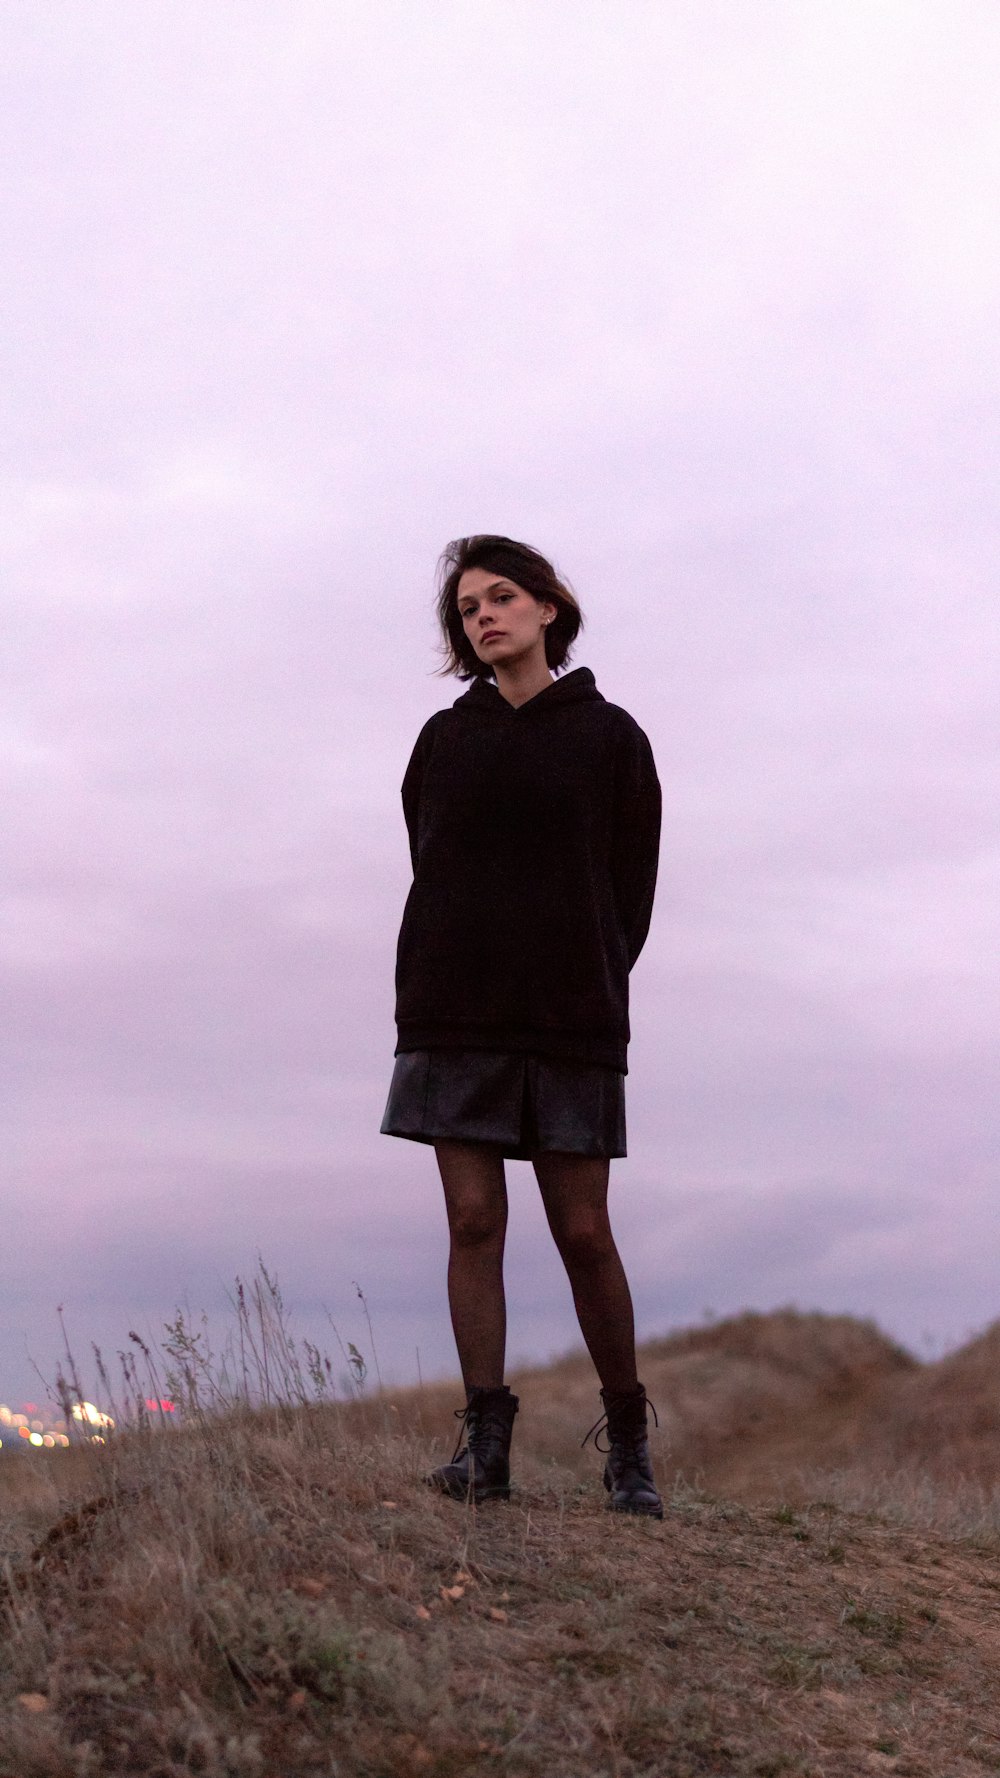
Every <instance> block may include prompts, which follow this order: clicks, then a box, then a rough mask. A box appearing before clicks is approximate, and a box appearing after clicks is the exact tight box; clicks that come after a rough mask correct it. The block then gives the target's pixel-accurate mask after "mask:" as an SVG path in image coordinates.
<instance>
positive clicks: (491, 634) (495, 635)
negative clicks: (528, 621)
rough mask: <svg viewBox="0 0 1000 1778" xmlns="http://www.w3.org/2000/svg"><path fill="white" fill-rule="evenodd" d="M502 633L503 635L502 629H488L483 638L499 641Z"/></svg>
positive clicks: (487, 640) (486, 640)
mask: <svg viewBox="0 0 1000 1778" xmlns="http://www.w3.org/2000/svg"><path fill="white" fill-rule="evenodd" d="M502 635H503V631H502V630H487V632H486V634H485V636H484V637H483V638H482V640H483V641H484V642H497V641H499V639H500V637H501V636H502Z"/></svg>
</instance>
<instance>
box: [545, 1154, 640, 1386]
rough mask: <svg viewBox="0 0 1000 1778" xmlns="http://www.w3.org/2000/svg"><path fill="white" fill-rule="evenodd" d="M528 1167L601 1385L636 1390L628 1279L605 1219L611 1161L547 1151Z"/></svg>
mask: <svg viewBox="0 0 1000 1778" xmlns="http://www.w3.org/2000/svg"><path fill="white" fill-rule="evenodd" d="M532 1165H533V1166H534V1169H535V1177H536V1178H537V1180H538V1185H539V1189H540V1191H541V1194H542V1202H543V1204H544V1205H545V1214H546V1216H547V1217H548V1220H549V1228H550V1229H551V1230H552V1234H553V1238H554V1240H555V1243H556V1246H557V1247H558V1249H559V1253H560V1255H561V1257H562V1261H563V1264H564V1266H565V1267H566V1271H567V1273H568V1275H569V1281H570V1285H571V1286H572V1290H573V1301H574V1303H575V1305H576V1313H577V1316H578V1318H579V1322H580V1331H581V1333H582V1334H583V1337H584V1339H585V1341H586V1342H587V1350H588V1352H589V1353H590V1356H591V1358H592V1359H593V1361H594V1368H595V1369H596V1371H597V1374H598V1376H599V1377H600V1379H601V1385H602V1387H603V1388H604V1389H608V1390H634V1389H635V1387H636V1370H635V1323H634V1320H633V1315H632V1298H631V1295H630V1293H629V1287H628V1279H627V1278H626V1276H625V1268H624V1266H623V1265H622V1262H621V1259H620V1257H619V1254H618V1249H617V1247H616V1246H615V1238H614V1236H613V1234H612V1233H611V1224H610V1222H609V1220H608V1174H609V1170H610V1169H609V1163H608V1162H607V1161H606V1160H598V1159H594V1158H591V1156H589V1155H580V1154H552V1153H547V1154H536V1155H533V1156H532Z"/></svg>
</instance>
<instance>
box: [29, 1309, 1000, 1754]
mask: <svg viewBox="0 0 1000 1778" xmlns="http://www.w3.org/2000/svg"><path fill="white" fill-rule="evenodd" d="M995 1337H996V1336H995V1334H994V1333H991V1334H989V1335H985V1336H983V1337H982V1339H980V1340H978V1341H976V1342H973V1343H972V1345H971V1346H970V1347H968V1348H967V1349H966V1353H965V1362H964V1365H963V1363H962V1362H960V1361H962V1360H963V1354H961V1353H959V1354H955V1355H953V1357H952V1358H950V1359H948V1360H943V1361H941V1362H940V1363H939V1364H938V1365H933V1366H921V1365H918V1364H917V1363H916V1361H915V1360H913V1359H912V1358H910V1357H908V1356H907V1355H906V1354H905V1353H902V1352H900V1351H899V1349H898V1348H896V1347H894V1346H893V1344H892V1342H890V1341H887V1340H886V1339H885V1338H884V1336H882V1335H881V1334H880V1333H879V1332H878V1330H877V1329H875V1328H873V1327H871V1326H870V1325H868V1324H864V1323H859V1322H855V1321H852V1320H850V1318H847V1317H832V1316H810V1315H799V1314H797V1313H796V1312H794V1311H785V1312H782V1313H781V1314H778V1315H774V1316H753V1315H746V1316H740V1317H736V1318H734V1319H733V1320H732V1321H730V1322H727V1323H719V1324H716V1325H714V1326H711V1327H706V1328H699V1329H697V1330H692V1331H691V1332H690V1333H687V1334H680V1335H676V1336H673V1337H671V1338H670V1339H668V1340H662V1341H657V1342H654V1343H652V1344H651V1345H649V1346H648V1347H646V1348H644V1350H643V1362H642V1374H643V1376H644V1380H645V1381H646V1382H647V1386H648V1387H649V1389H650V1393H651V1394H652V1395H653V1397H654V1399H657V1400H658V1402H659V1406H660V1409H661V1419H662V1421H663V1425H662V1429H661V1432H660V1433H658V1434H656V1435H654V1446H655V1452H656V1463H657V1468H658V1472H659V1474H660V1476H661V1477H662V1478H663V1479H664V1483H665V1491H666V1496H667V1500H666V1504H667V1515H666V1518H665V1520H664V1522H663V1524H662V1525H660V1524H656V1523H653V1522H648V1523H647V1522H632V1521H627V1520H626V1521H619V1520H615V1519H611V1518H610V1517H609V1516H608V1515H607V1514H606V1513H605V1512H604V1510H603V1493H602V1490H601V1488H600V1486H599V1472H600V1459H599V1458H598V1457H596V1456H595V1455H594V1453H593V1449H592V1447H588V1449H587V1450H586V1451H581V1450H580V1449H579V1441H580V1438H581V1437H582V1435H583V1432H584V1431H586V1429H587V1427H588V1426H589V1425H590V1423H591V1421H592V1420H593V1419H594V1418H595V1417H596V1413H597V1409H598V1407H599V1401H598V1399H597V1393H596V1385H595V1384H594V1381H593V1377H592V1373H591V1372H590V1369H589V1366H588V1364H587V1363H586V1361H585V1360H584V1359H582V1358H578V1357H576V1356H571V1357H568V1358H566V1359H564V1360H560V1361H559V1362H558V1363H556V1364H555V1365H553V1366H552V1367H549V1369H548V1370H541V1369H535V1370H531V1371H526V1372H524V1373H522V1374H521V1375H520V1376H518V1377H517V1378H516V1379H515V1386H516V1388H517V1389H518V1392H519V1394H520V1395H521V1397H522V1403H523V1408H522V1414H521V1416H520V1418H519V1423H518V1428H517V1454H518V1455H517V1465H516V1479H517V1482H518V1490H517V1495H516V1498H515V1500H514V1501H513V1502H512V1503H511V1505H510V1506H509V1507H504V1506H494V1507H492V1508H484V1509H482V1510H480V1511H479V1512H476V1511H474V1510H471V1509H467V1508H464V1507H461V1506H456V1505H455V1504H454V1503H452V1502H449V1501H444V1500H440V1499H438V1498H436V1497H435V1496H433V1495H432V1494H430V1493H429V1492H428V1490H427V1489H426V1488H425V1487H424V1485H423V1483H422V1481H421V1477H422V1475H423V1473H424V1471H425V1469H426V1468H427V1467H428V1465H429V1464H430V1463H431V1462H432V1461H435V1460H439V1458H440V1455H441V1453H442V1450H447V1451H448V1452H450V1444H449V1440H451V1439H452V1437H453V1435H454V1431H455V1424H454V1421H453V1420H452V1419H451V1415H450V1410H451V1408H452V1407H453V1406H454V1405H455V1391H454V1389H453V1388H444V1387H442V1388H438V1387H435V1388H433V1389H425V1390H423V1391H405V1392H398V1393H395V1394H393V1395H388V1396H386V1397H384V1398H382V1399H379V1400H369V1401H361V1402H357V1403H327V1404H322V1405H316V1406H312V1407H310V1406H303V1405H297V1406H292V1405H290V1404H288V1403H285V1404H284V1405H281V1404H279V1405H278V1406H275V1407H271V1408H269V1409H267V1410H266V1411H256V1412H251V1411H248V1410H246V1409H239V1408H235V1409H232V1410H231V1411H229V1412H227V1413H223V1414H220V1415H212V1414H205V1415H203V1416H201V1417H200V1418H198V1417H195V1418H194V1419H193V1421H192V1423H191V1424H189V1425H188V1426H187V1427H185V1428H183V1429H180V1430H176V1431H171V1432H169V1433H166V1434H164V1433H157V1432H150V1433H148V1434H147V1435H145V1436H141V1435H136V1434H133V1435H128V1436H126V1437H124V1438H121V1439H119V1440H117V1441H115V1442H112V1443H111V1444H109V1445H108V1446H107V1447H106V1448H104V1449H98V1448H94V1447H91V1448H89V1449H82V1450H77V1451H70V1452H45V1453H37V1454H33V1455H31V1456H27V1455H25V1456H23V1457H20V1456H18V1457H15V1458H12V1459H9V1460H8V1461H6V1462H0V1550H2V1556H3V1573H4V1574H5V1575H6V1583H5V1587H4V1596H3V1611H4V1615H5V1619H6V1624H5V1629H6V1635H5V1636H4V1638H3V1643H2V1650H3V1652H2V1655H0V1775H2V1778H15V1774H16V1778H103V1775H104V1774H105V1773H110V1772H115V1773H126V1774H129V1773H133V1774H136V1775H137V1778H138V1775H139V1774H144V1775H146V1778H179V1775H180V1774H186V1773H191V1772H200V1773H202V1774H205V1775H206V1778H298V1775H300V1774H301V1775H303V1778H305V1775H307V1774H309V1775H312V1774H320V1773H322V1774H331V1775H333V1778H348V1775H350V1778H410V1775H411V1774H412V1775H418V1774H430V1778H464V1775H465V1774H470V1775H479V1774H482V1775H483V1778H488V1775H489V1774H502V1773H511V1774H515V1773H516V1774H523V1775H526V1778H528V1775H533V1774H536V1773H537V1774H542V1773H544V1774H546V1778H549V1775H550V1774H551V1775H552V1778H584V1775H588V1778H589V1775H591V1774H593V1775H594V1778H597V1775H600V1778H696V1775H700V1774H717V1775H718V1778H771V1775H775V1778H776V1775H778V1774H782V1775H790V1778H857V1774H858V1773H863V1772H869V1771H886V1772H899V1773H904V1774H911V1775H914V1778H921V1775H926V1778H942V1775H943V1774H947V1778H967V1775H969V1778H971V1775H972V1774H976V1775H977V1778H978V1775H980V1774H982V1773H984V1772H989V1771H1000V1695H998V1688H997V1686H996V1679H995V1675H996V1669H997V1662H998V1659H1000V1611H998V1605H1000V1576H998V1566H997V1561H996V1557H997V1553H998V1551H1000V1512H998V1509H997V1501H996V1497H995V1496H990V1495H989V1494H988V1493H987V1492H986V1491H985V1490H984V1489H982V1488H980V1489H979V1490H978V1492H977V1491H976V1489H975V1487H974V1477H973V1478H972V1480H971V1481H970V1482H968V1483H967V1484H965V1486H966V1494H965V1507H964V1508H963V1510H962V1512H961V1513H959V1512H958V1510H957V1508H956V1500H957V1499H958V1497H959V1495H961V1493H962V1486H963V1484H962V1478H961V1476H960V1475H959V1474H958V1473H957V1472H956V1473H953V1475H952V1477H951V1479H950V1480H949V1481H948V1482H947V1484H945V1483H944V1482H935V1481H934V1477H933V1474H932V1471H931V1469H930V1468H929V1467H928V1466H927V1465H926V1464H921V1462H920V1461H919V1460H918V1451H919V1450H920V1449H923V1447H922V1446H920V1445H919V1438H918V1434H919V1436H920V1437H923V1436H924V1435H923V1433H921V1432H920V1428H921V1427H925V1426H926V1427H927V1428H932V1427H933V1426H934V1425H935V1424H936V1422H935V1419H934V1416H935V1414H936V1413H937V1412H938V1408H937V1406H936V1404H937V1403H938V1399H939V1392H940V1389H941V1387H942V1385H941V1382H940V1379H941V1378H942V1377H944V1378H945V1379H947V1378H949V1377H950V1378H952V1379H957V1380H956V1381H954V1382H953V1384H952V1391H951V1394H950V1396H949V1397H948V1400H949V1403H950V1411H951V1412H952V1415H953V1419H954V1423H955V1426H956V1428H958V1429H960V1428H961V1412H960V1402H961V1400H962V1399H963V1394H962V1392H963V1391H965V1390H967V1391H968V1400H969V1403H970V1409H971V1417H970V1422H969V1428H968V1438H967V1440H966V1443H968V1446H969V1448H970V1449H974V1450H975V1451H976V1452H977V1453H978V1456H982V1449H981V1447H982V1448H985V1446H984V1441H985V1442H988V1441H989V1439H990V1438H991V1437H992V1436H993V1434H992V1432H991V1430H990V1428H991V1426H992V1424H993V1423H992V1422H991V1421H989V1419H988V1417H987V1418H986V1419H985V1420H984V1419H983V1416H982V1413H981V1407H982V1402H981V1400H980V1395H979V1393H978V1391H979V1390H980V1389H981V1388H985V1381H986V1377H987V1373H988V1364H989V1354H990V1352H991V1351H992V1350H995V1346H994V1345H993V1344H992V1342H993V1341H994V1340H995ZM921 1390H922V1391H923V1394H921ZM879 1400H881V1402H882V1408H881V1410H879V1409H878V1407H877V1405H876V1404H877V1403H878V1402H879ZM891 1401H899V1402H901V1403H902V1406H901V1407H900V1409H899V1413H900V1420H899V1426H892V1427H890V1429H889V1432H888V1434H887V1439H888V1440H889V1442H891V1441H892V1440H893V1439H898V1438H899V1437H900V1436H902V1435H901V1434H900V1433H899V1427H900V1426H901V1427H903V1428H904V1429H908V1430H906V1431H905V1437H906V1438H907V1439H909V1440H910V1443H909V1445H908V1447H907V1450H908V1456H907V1464H908V1467H907V1468H906V1469H905V1470H900V1469H898V1468H893V1467H892V1465H891V1464H890V1465H889V1466H888V1467H887V1466H886V1465H885V1461H884V1456H885V1452H884V1449H882V1452H881V1456H880V1458H879V1463H881V1465H882V1467H881V1468H880V1467H879V1464H878V1463H875V1462H874V1460H873V1459H872V1457H871V1452H870V1450H869V1446H868V1443H867V1442H866V1443H864V1444H862V1445H861V1446H857V1445H856V1446H855V1447H854V1448H853V1450H852V1448H851V1447H850V1444H849V1441H848V1442H846V1443H845V1442H844V1441H843V1438H842V1432H843V1425H844V1424H845V1423H847V1422H848V1421H849V1422H850V1423H851V1424H852V1425H853V1426H855V1427H856V1426H857V1425H858V1424H860V1423H861V1422H864V1421H865V1420H866V1417H867V1423H868V1424H869V1426H870V1427H873V1426H874V1425H875V1423H876V1420H877V1417H878V1413H879V1412H880V1411H881V1413H882V1416H883V1418H885V1417H886V1414H887V1412H888V1409H887V1405H886V1404H888V1403H890V1402H891ZM838 1416H839V1419H838ZM922 1416H923V1417H922ZM838 1427H839V1428H840V1431H839V1432H838V1431H837V1428H838ZM824 1437H825V1438H826V1441H827V1443H826V1448H825V1449H824V1450H818V1451H817V1450H815V1449H814V1446H815V1444H816V1442H817V1441H818V1440H822V1439H823V1438H824ZM838 1437H840V1438H841V1445H839V1446H838V1445H837V1443H836V1441H837V1438H838ZM685 1441H686V1443H685ZM940 1443H941V1441H940V1433H938V1435H937V1449H936V1452H935V1453H934V1455H935V1461H936V1462H937V1464H938V1472H937V1473H938V1474H941V1473H942V1472H941V1467H940V1466H941V1463H942V1461H943V1459H942V1453H941V1449H940ZM833 1448H837V1449H842V1450H843V1451H844V1452H846V1454H847V1457H848V1458H849V1459H850V1462H851V1463H852V1464H853V1468H851V1467H844V1468H841V1469H840V1470H837V1469H835V1468H831V1466H830V1465H829V1464H828V1463H827V1464H826V1465H825V1467H826V1470H827V1472H828V1473H827V1474H826V1475H825V1476H824V1478H823V1480H822V1488H821V1485H820V1482H819V1481H818V1480H816V1479H815V1477H817V1476H818V1475H819V1472H820V1471H821V1470H822V1469H823V1468H824V1462H823V1459H824V1458H827V1457H828V1456H829V1451H830V1450H831V1449H833ZM964 1448H965V1445H964V1444H962V1442H961V1439H958V1442H957V1443H956V1449H964ZM995 1448H996V1447H995V1445H994V1450H995ZM685 1451H686V1452H687V1453H688V1454H689V1456H690V1457H691V1461H690V1462H688V1461H687V1460H686V1459H685V1460H684V1461H680V1459H681V1458H682V1457H683V1454H684V1452H685ZM782 1451H784V1459H785V1461H786V1473H785V1477H784V1480H782V1477H781V1475H780V1474H778V1472H777V1471H776V1470H775V1467H774V1465H775V1462H776V1461H777V1459H778V1458H780V1456H781V1452H782ZM803 1451H806V1452H807V1453H811V1454H812V1456H813V1457H814V1458H815V1459H816V1461H814V1463H813V1469H812V1473H813V1476H814V1480H813V1482H810V1480H809V1475H808V1473H807V1471H806V1469H804V1468H803V1466H802V1464H801V1462H800V1461H799V1459H800V1458H801V1455H802V1452H803ZM698 1453H700V1454H701V1458H702V1459H704V1461H703V1462H702V1463H701V1468H702V1470H703V1471H704V1470H705V1469H706V1468H707V1467H710V1466H711V1465H712V1464H714V1465H715V1467H716V1469H717V1471H718V1472H719V1473H721V1472H722V1469H723V1468H724V1467H725V1466H726V1465H728V1466H729V1469H730V1471H731V1472H732V1474H733V1476H734V1478H735V1481H736V1483H737V1484H738V1485H737V1486H735V1487H734V1488H732V1489H729V1490H722V1489H718V1488H717V1487H716V1485H715V1483H714V1482H713V1483H710V1482H709V1481H707V1480H705V1481H704V1482H703V1483H702V1485H700V1486H698V1485H695V1483H694V1475H695V1472H696V1471H697V1469H698V1467H699V1464H698V1463H697V1462H695V1461H694V1457H695V1456H697V1454H698ZM692 1454H693V1455H692ZM862 1459H863V1460H864V1461H862ZM866 1462H868V1463H869V1468H868V1469H866V1468H865V1463H866ZM779 1468H780V1465H779ZM768 1475H770V1476H771V1480H772V1483H773V1482H774V1479H775V1476H776V1475H777V1483H776V1485H775V1487H774V1488H772V1491H771V1492H770V1493H768V1492H767V1486H768V1484H766V1482H765V1483H762V1481H761V1477H762V1476H764V1477H765V1478H766V1477H767V1476H768ZM787 1480H793V1481H795V1484H796V1486H795V1488H794V1489H789V1488H787V1487H786V1486H785V1485H784V1481H787ZM828 1484H829V1486H828ZM866 1488H867V1491H868V1493H867V1498H866V1497H865V1490H866ZM810 1490H811V1491H810ZM741 1491H742V1499H740V1498H737V1496H738V1495H739V1494H740V1493H741ZM880 1491H881V1492H880ZM852 1503H853V1504H852ZM873 1505H877V1506H878V1508H879V1510H878V1511H876V1510H872V1508H873ZM935 1525H937V1526H939V1527H940V1526H948V1527H949V1530H948V1531H947V1533H946V1532H945V1531H944V1530H942V1529H940V1528H938V1529H935V1528H934V1526H935Z"/></svg>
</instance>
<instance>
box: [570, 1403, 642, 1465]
mask: <svg viewBox="0 0 1000 1778" xmlns="http://www.w3.org/2000/svg"><path fill="white" fill-rule="evenodd" d="M643 1406H644V1407H647V1408H648V1409H649V1411H650V1413H651V1414H652V1416H653V1425H654V1426H656V1427H659V1424H660V1416H659V1414H658V1413H657V1411H656V1409H655V1407H654V1406H653V1403H652V1402H651V1401H650V1399H649V1396H648V1395H646V1396H644V1397H643ZM602 1432H606V1433H607V1435H608V1442H607V1444H606V1445H602V1443H601V1433H602ZM645 1437H646V1433H645V1431H644V1430H643V1428H642V1427H641V1426H639V1427H636V1429H635V1431H634V1432H627V1433H625V1435H624V1437H622V1438H620V1439H618V1440H617V1443H619V1444H622V1445H629V1446H631V1448H632V1449H633V1450H636V1449H637V1448H638V1446H639V1445H640V1444H641V1443H642V1441H643V1439H644V1438H645ZM589 1439H593V1441H594V1450H595V1451H600V1453H601V1456H602V1457H606V1456H607V1455H608V1453H609V1451H610V1450H611V1428H610V1426H609V1425H608V1416H607V1414H602V1415H601V1417H600V1419H599V1420H595V1421H594V1424H593V1426H592V1427H591V1428H590V1431H589V1432H588V1433H587V1436H586V1438H582V1439H581V1440H580V1449H581V1451H582V1450H583V1447H584V1445H585V1444H586V1443H587V1441H588V1440H589Z"/></svg>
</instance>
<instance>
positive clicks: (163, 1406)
mask: <svg viewBox="0 0 1000 1778" xmlns="http://www.w3.org/2000/svg"><path fill="white" fill-rule="evenodd" d="M145 1400H146V1406H147V1408H148V1409H149V1410H150V1413H153V1414H155V1413H157V1412H158V1411H159V1412H160V1413H163V1414H176V1412H177V1409H176V1407H175V1406H174V1404H173V1402H172V1401H166V1400H162V1401H157V1399H156V1396H155V1395H147V1396H146V1398H145Z"/></svg>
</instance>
